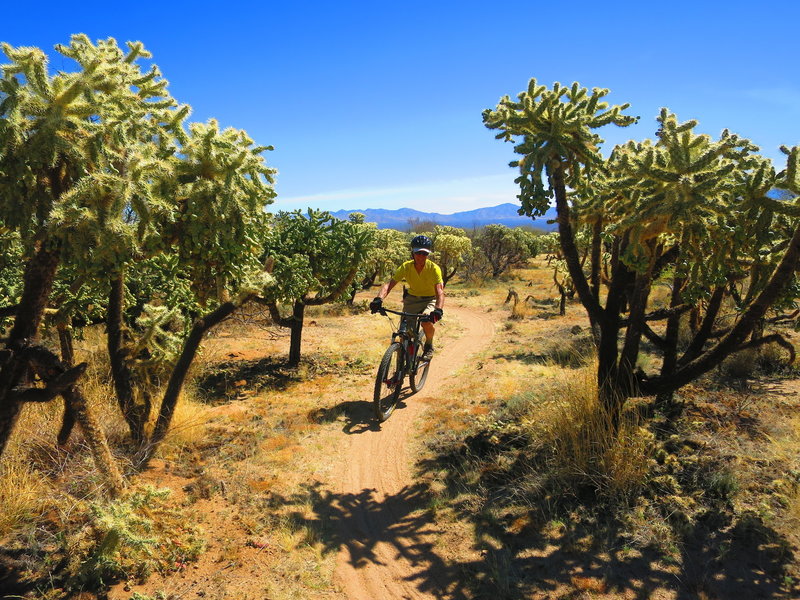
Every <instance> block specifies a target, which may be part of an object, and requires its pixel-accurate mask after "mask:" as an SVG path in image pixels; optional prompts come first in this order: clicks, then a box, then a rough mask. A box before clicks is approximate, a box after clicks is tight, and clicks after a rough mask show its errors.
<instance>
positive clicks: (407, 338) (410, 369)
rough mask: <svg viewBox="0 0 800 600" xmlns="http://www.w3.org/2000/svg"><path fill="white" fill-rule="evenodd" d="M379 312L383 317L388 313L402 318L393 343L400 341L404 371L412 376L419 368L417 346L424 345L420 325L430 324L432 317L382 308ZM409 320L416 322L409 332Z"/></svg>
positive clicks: (393, 334) (393, 335) (393, 336)
mask: <svg viewBox="0 0 800 600" xmlns="http://www.w3.org/2000/svg"><path fill="white" fill-rule="evenodd" d="M379 312H380V313H381V314H382V315H385V314H386V313H392V314H394V315H398V316H400V317H402V318H401V319H400V326H399V327H398V328H397V331H395V332H394V333H392V341H393V342H395V341H399V342H400V345H401V346H403V369H402V371H403V372H405V373H406V374H407V375H411V374H412V373H414V371H415V369H416V368H417V344H419V343H422V342H421V340H420V323H423V322H430V321H431V318H430V316H429V315H421V314H417V313H407V312H401V311H397V310H391V309H389V308H381V309H380V311H379ZM408 319H412V320H413V322H414V325H413V326H412V327H411V328H410V329H411V331H409V326H408Z"/></svg>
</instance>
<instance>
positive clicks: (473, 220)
mask: <svg viewBox="0 0 800 600" xmlns="http://www.w3.org/2000/svg"><path fill="white" fill-rule="evenodd" d="M517 210H519V205H518V204H512V203H510V202H507V203H505V204H499V205H497V206H491V207H487V208H477V209H475V210H465V211H463V212H457V213H453V214H451V215H443V214H440V213H432V212H423V211H420V210H414V209H412V208H398V209H396V210H387V209H385V208H367V209H359V210H338V211H336V212H334V213H332V214H333V216H334V217H336V218H338V219H347V217H348V215H350V214H351V213H362V214H363V215H364V216H365V220H366V222H367V223H377V224H378V227H379V228H380V229H398V230H400V231H408V230H409V229H411V228H413V227H412V226H413V225H414V224H415V223H418V222H423V221H427V222H434V223H436V224H437V225H450V226H451V227H460V228H462V229H472V228H473V227H482V226H484V225H491V224H494V223H499V224H501V225H506V226H507V227H522V226H529V227H536V228H538V229H545V230H547V231H553V230H555V229H557V225H556V224H555V223H548V222H547V221H548V220H552V219H555V208H551V209H549V210H548V211H547V212H546V213H545V214H544V215H543V216H541V217H537V218H535V219H532V218H531V217H525V216H520V214H519V213H518V212H517Z"/></svg>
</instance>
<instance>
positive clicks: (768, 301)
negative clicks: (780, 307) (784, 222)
mask: <svg viewBox="0 0 800 600" xmlns="http://www.w3.org/2000/svg"><path fill="white" fill-rule="evenodd" d="M799 263H800V225H798V227H797V228H796V229H795V231H794V234H793V236H792V241H791V243H790V244H789V247H788V248H787V250H786V252H785V254H784V255H783V257H782V258H781V261H780V263H779V264H778V265H777V266H776V268H775V270H774V271H773V273H772V276H771V277H770V279H769V281H768V282H767V284H766V285H765V286H764V288H763V290H762V291H761V293H760V294H759V295H758V296H757V297H756V298H755V299H754V300H753V301H752V302H751V303H750V305H749V306H748V307H747V308H746V309H745V310H744V311H743V312H742V315H741V317H740V318H739V320H738V322H737V323H736V324H735V325H734V326H733V327H732V328H731V329H730V331H728V333H726V334H725V336H724V337H723V338H722V339H721V340H720V341H719V342H718V343H717V344H716V345H714V346H713V347H712V348H710V349H709V350H708V351H706V352H703V353H702V354H700V355H699V356H697V357H696V358H694V359H692V360H690V361H689V362H686V363H684V364H683V365H681V366H680V367H679V368H678V370H677V371H676V372H675V373H674V374H673V375H671V376H670V377H669V378H663V377H654V378H652V379H649V380H646V381H644V382H642V389H641V391H642V392H643V393H645V394H648V395H649V394H657V393H660V392H663V391H674V390H677V389H679V388H680V387H682V386H684V385H686V384H687V383H689V382H690V381H692V380H694V379H696V378H697V377H699V376H700V375H702V374H703V373H706V372H708V371H709V370H711V369H713V368H714V367H716V366H717V365H718V364H720V363H721V362H722V360H724V359H725V357H726V356H728V355H730V354H731V353H732V352H736V351H737V350H738V349H739V347H740V346H742V345H743V344H744V343H745V340H746V339H747V337H748V336H749V335H750V334H751V333H752V331H753V328H754V327H755V326H756V324H757V323H758V322H759V320H760V319H761V318H763V316H764V315H765V314H766V312H767V310H768V309H769V307H770V306H772V305H773V304H774V303H775V301H776V300H777V299H778V297H779V296H780V294H781V293H782V292H783V290H784V288H785V287H786V285H787V283H788V282H789V281H791V280H792V277H793V275H794V273H795V271H796V270H797V267H798V264H799Z"/></svg>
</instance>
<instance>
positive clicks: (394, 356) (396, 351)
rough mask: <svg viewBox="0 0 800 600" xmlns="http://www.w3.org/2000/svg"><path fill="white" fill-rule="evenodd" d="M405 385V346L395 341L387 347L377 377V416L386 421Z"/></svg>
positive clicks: (375, 404)
mask: <svg viewBox="0 0 800 600" xmlns="http://www.w3.org/2000/svg"><path fill="white" fill-rule="evenodd" d="M402 387H403V347H402V346H401V345H400V344H399V343H397V342H393V343H392V344H390V345H389V347H388V348H387V349H386V352H385V353H384V355H383V358H382V359H381V364H380V366H379V367H378V374H377V376H376V377H375V395H374V398H373V403H374V408H375V416H376V417H378V420H379V421H385V420H386V419H388V418H389V415H391V414H392V411H393V410H394V407H395V406H396V405H397V400H398V398H400V389H401V388H402Z"/></svg>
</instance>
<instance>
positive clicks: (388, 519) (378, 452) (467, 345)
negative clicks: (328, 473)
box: [335, 307, 494, 600]
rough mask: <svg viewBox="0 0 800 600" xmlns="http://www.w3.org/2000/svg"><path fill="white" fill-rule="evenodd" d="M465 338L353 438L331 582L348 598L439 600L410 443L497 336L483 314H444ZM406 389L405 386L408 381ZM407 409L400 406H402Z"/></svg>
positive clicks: (435, 561) (342, 479) (341, 484)
mask: <svg viewBox="0 0 800 600" xmlns="http://www.w3.org/2000/svg"><path fill="white" fill-rule="evenodd" d="M447 312H448V318H449V319H457V320H458V321H459V323H460V324H461V325H462V326H463V328H464V331H463V333H462V334H461V335H460V336H459V337H458V338H457V339H455V340H451V341H450V342H449V343H448V344H447V345H446V346H445V347H444V348H442V349H441V350H439V351H438V352H437V355H436V357H435V359H434V362H433V363H432V365H431V371H430V374H429V376H428V380H427V383H426V385H425V388H424V389H423V390H422V391H421V392H420V393H419V394H416V395H414V396H405V392H404V397H405V398H406V399H405V401H403V400H401V403H402V404H401V406H400V407H399V408H398V409H397V410H395V411H394V413H392V416H391V418H390V419H389V420H388V421H386V422H385V423H383V425H382V426H381V428H380V430H366V431H363V432H361V433H359V434H356V435H352V436H351V437H350V438H349V439H350V446H349V448H348V449H346V451H345V452H344V453H343V457H344V460H343V461H342V465H341V469H340V473H339V480H338V482H337V483H336V484H335V485H338V488H339V489H338V490H337V491H338V497H339V498H340V500H339V504H340V506H338V507H337V510H338V511H340V514H342V515H346V517H345V518H344V519H342V520H340V521H339V527H341V528H342V529H345V528H346V529H347V530H346V531H344V530H342V531H341V532H340V535H341V539H343V540H345V542H344V543H343V544H342V548H341V551H340V553H339V556H338V562H337V571H336V577H337V581H338V584H339V586H340V587H341V589H342V590H343V591H344V592H345V593H346V594H347V597H348V598H350V599H351V600H367V599H369V600H375V599H377V598H381V599H383V598H386V599H390V598H441V597H442V596H443V594H444V590H445V588H446V585H447V582H444V581H438V580H437V572H438V573H441V572H442V571H443V569H438V568H437V567H439V566H443V565H442V564H441V563H442V561H441V558H439V557H438V556H437V555H436V554H435V553H434V552H433V545H434V541H435V537H436V533H437V532H436V528H435V524H433V523H432V522H430V521H428V520H427V519H426V518H425V517H424V516H422V517H421V516H420V515H419V514H418V513H417V514H415V511H417V509H418V508H420V507H421V504H420V500H421V490H420V489H418V488H416V487H415V486H414V485H413V482H412V477H411V473H410V470H409V464H410V462H411V459H412V457H411V456H409V442H410V440H411V439H412V438H413V436H414V427H413V426H414V423H415V421H416V420H417V419H418V418H419V417H420V416H421V415H422V413H423V412H424V411H425V409H426V406H427V403H425V402H423V400H425V399H428V400H435V398H436V397H437V396H441V394H442V390H443V388H444V386H445V385H446V383H447V381H448V380H449V379H451V378H452V377H453V376H454V373H455V372H456V371H458V369H460V368H461V367H463V366H464V365H465V364H466V363H467V361H468V360H469V358H470V357H471V356H473V355H474V354H476V353H477V352H479V351H481V350H483V349H484V348H486V347H487V346H488V345H489V344H490V342H491V339H492V336H493V334H494V325H493V321H492V320H491V319H490V318H489V316H488V315H487V314H485V313H481V312H477V311H472V310H468V309H464V308H458V307H452V308H450V309H448V311H447ZM406 385H407V382H406ZM403 404H404V405H403Z"/></svg>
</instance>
